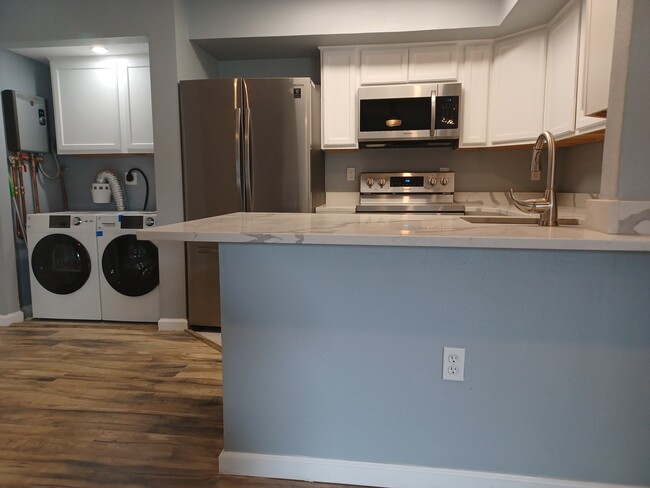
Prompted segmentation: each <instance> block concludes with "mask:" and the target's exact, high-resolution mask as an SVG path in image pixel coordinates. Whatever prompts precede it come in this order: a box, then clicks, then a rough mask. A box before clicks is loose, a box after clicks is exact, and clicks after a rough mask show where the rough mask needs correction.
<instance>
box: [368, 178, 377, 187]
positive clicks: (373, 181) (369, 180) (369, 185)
mask: <svg viewBox="0 0 650 488" xmlns="http://www.w3.org/2000/svg"><path fill="white" fill-rule="evenodd" d="M374 184H375V180H373V179H372V178H366V185H368V188H372V185H374Z"/></svg>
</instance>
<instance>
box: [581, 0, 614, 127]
mask: <svg viewBox="0 0 650 488" xmlns="http://www.w3.org/2000/svg"><path fill="white" fill-rule="evenodd" d="M617 6H618V2H617V0H587V5H586V11H585V27H586V29H587V31H586V45H587V49H586V55H585V77H584V87H583V88H584V97H585V101H584V107H585V114H586V115H598V116H601V117H604V116H606V115H607V104H608V99H609V79H610V76H611V71H612V53H613V50H614V25H615V23H616V8H617Z"/></svg>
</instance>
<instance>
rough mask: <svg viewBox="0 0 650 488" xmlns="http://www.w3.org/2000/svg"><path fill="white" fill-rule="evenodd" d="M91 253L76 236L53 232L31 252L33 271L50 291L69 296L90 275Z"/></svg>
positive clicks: (37, 278)
mask: <svg viewBox="0 0 650 488" xmlns="http://www.w3.org/2000/svg"><path fill="white" fill-rule="evenodd" d="M90 269H91V262H90V255H89V254H88V250H87V249H86V248H85V247H84V245H83V244H82V243H81V242H79V241H78V240H77V239H75V238H74V237H70V236H68V235H64V234H50V235H49V236H45V237H44V238H43V239H41V240H40V241H38V242H37V243H36V245H35V246H34V250H33V251H32V271H33V272H34V276H35V277H36V280H37V281H38V282H39V283H40V285H41V286H42V287H43V288H45V289H46V290H47V291H49V292H51V293H56V294H57V295H68V294H70V293H74V292H75V291H77V290H79V289H80V288H81V287H82V286H84V284H85V283H86V281H88V278H89V277H90Z"/></svg>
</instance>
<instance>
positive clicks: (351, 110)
mask: <svg viewBox="0 0 650 488" xmlns="http://www.w3.org/2000/svg"><path fill="white" fill-rule="evenodd" d="M358 66H359V52H358V51H357V50H356V49H324V50H322V51H321V109H322V110H321V132H322V133H321V136H322V137H321V140H322V146H323V149H356V148H358V147H359V146H358V142H357V118H358V117H357V110H358V107H357V86H358Z"/></svg>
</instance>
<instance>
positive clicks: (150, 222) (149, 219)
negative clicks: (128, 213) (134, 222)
mask: <svg viewBox="0 0 650 488" xmlns="http://www.w3.org/2000/svg"><path fill="white" fill-rule="evenodd" d="M154 223H155V221H154V219H153V217H147V218H146V219H144V225H146V226H147V227H151V226H152V225H153V224H154Z"/></svg>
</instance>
